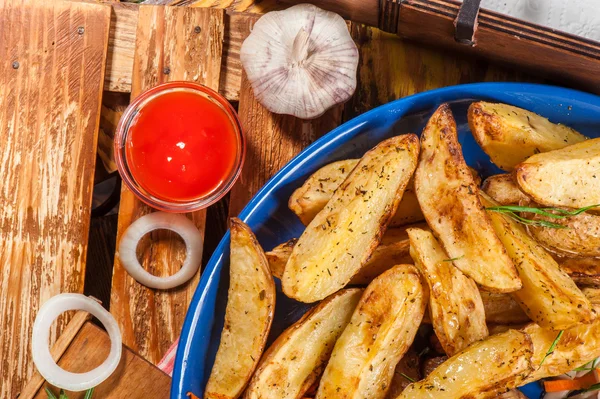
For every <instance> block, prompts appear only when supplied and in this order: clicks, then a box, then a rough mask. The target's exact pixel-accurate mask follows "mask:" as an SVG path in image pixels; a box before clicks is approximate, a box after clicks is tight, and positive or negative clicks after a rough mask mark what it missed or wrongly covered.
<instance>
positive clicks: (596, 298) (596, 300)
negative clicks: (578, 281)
mask: <svg viewBox="0 0 600 399" xmlns="http://www.w3.org/2000/svg"><path fill="white" fill-rule="evenodd" d="M581 292H583V295H585V296H586V298H587V299H589V300H590V302H591V303H592V305H594V306H595V307H596V308H598V307H600V288H596V287H586V288H582V289H581Z"/></svg>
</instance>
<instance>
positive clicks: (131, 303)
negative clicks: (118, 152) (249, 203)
mask: <svg viewBox="0 0 600 399" xmlns="http://www.w3.org/2000/svg"><path fill="white" fill-rule="evenodd" d="M196 27H200V32H199V33H197V29H196ZM136 37H137V42H136V54H135V57H134V67H133V79H132V97H135V96H137V95H138V94H139V93H140V92H141V91H143V90H144V89H147V88H150V87H152V86H154V85H156V84H159V83H162V82H167V81H174V80H189V81H194V82H198V83H202V84H204V85H206V86H208V87H211V88H213V89H217V88H218V84H219V77H220V76H219V75H220V66H221V50H222V38H223V11H220V10H212V9H200V8H194V9H192V8H184V7H163V6H141V7H140V8H139V20H138V28H137V35H136ZM165 71H168V73H165ZM150 212H152V210H151V209H150V208H149V207H148V206H146V205H144V204H143V203H142V202H141V201H139V200H138V199H137V198H135V196H134V195H133V194H132V193H131V192H130V191H129V190H127V189H126V188H125V187H123V190H122V192H121V204H120V208H119V226H118V233H117V243H118V242H119V240H120V237H121V236H122V234H123V233H124V231H125V230H126V229H127V227H128V226H129V225H130V224H131V223H132V222H133V221H134V220H136V219H138V218H139V217H140V216H142V215H145V214H147V213H150ZM188 217H190V218H191V219H192V220H193V221H194V223H195V224H196V226H197V227H198V228H199V229H200V231H201V232H203V231H204V223H205V211H199V212H195V213H193V214H190V215H188ZM140 247H141V248H142V251H141V252H142V253H141V256H140V259H141V261H142V265H143V266H144V267H145V268H146V269H147V270H149V271H150V272H151V273H153V274H156V275H159V276H167V275H171V274H174V273H175V272H176V271H177V270H179V269H180V267H181V265H182V263H183V260H184V258H185V247H184V245H183V243H182V242H181V240H180V239H178V237H177V236H176V235H174V234H172V233H170V232H167V233H163V232H160V231H159V232H154V233H151V234H149V235H148V236H147V238H146V239H145V240H143V242H142V243H141V244H140ZM198 279H199V273H198V274H197V275H196V276H195V277H194V278H193V279H192V280H191V281H190V282H189V283H187V284H185V285H183V286H180V287H178V288H176V289H172V290H168V291H156V290H151V289H148V288H146V287H144V286H142V285H141V284H138V283H137V282H136V281H135V280H133V279H132V278H131V277H129V275H128V274H127V272H126V271H125V270H124V268H123V266H122V265H121V263H120V262H119V259H118V257H115V264H114V269H113V280H112V293H111V304H110V310H111V313H112V314H113V315H114V316H115V318H116V319H117V321H118V322H119V325H120V327H121V332H122V333H123V342H124V344H125V345H127V346H129V347H130V348H132V349H133V350H134V351H136V352H137V353H139V354H140V355H141V356H143V357H144V358H145V359H147V360H149V361H150V362H152V363H154V364H156V363H158V362H159V361H160V359H161V357H162V356H163V354H164V353H165V351H166V350H167V349H168V348H169V346H170V345H171V344H172V342H173V341H174V340H175V339H177V337H178V336H179V332H180V331H181V326H182V324H183V320H184V317H185V313H186V311H187V307H188V304H189V302H190V300H191V298H192V295H193V293H194V290H195V288H196V286H197V284H198Z"/></svg>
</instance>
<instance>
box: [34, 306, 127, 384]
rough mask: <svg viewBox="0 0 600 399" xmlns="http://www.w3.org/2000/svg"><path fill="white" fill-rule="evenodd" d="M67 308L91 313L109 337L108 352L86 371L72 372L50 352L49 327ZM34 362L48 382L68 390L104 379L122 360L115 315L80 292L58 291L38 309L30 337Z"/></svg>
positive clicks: (119, 334)
mask: <svg viewBox="0 0 600 399" xmlns="http://www.w3.org/2000/svg"><path fill="white" fill-rule="evenodd" d="M67 310H84V311H86V312H88V313H91V314H92V315H94V316H95V317H96V318H97V319H98V320H100V322H101V323H102V325H103V326H104V328H105V329H106V331H107V332H108V336H109V337H110V353H109V354H108V357H107V358H106V360H105V361H104V362H103V363H102V364H101V365H100V366H98V367H96V368H95V369H93V370H91V371H88V372H86V373H71V372H69V371H66V370H65V369H63V368H61V367H60V366H58V364H56V362H55V361H54V359H53V358H52V355H51V354H50V326H51V325H52V322H53V321H54V320H56V318H57V317H58V316H59V315H60V314H62V313H63V312H66V311H67ZM31 350H32V356H33V363H35V366H36V367H37V369H38V371H39V372H40V374H41V375H42V377H44V379H45V380H46V381H48V382H49V383H50V384H52V385H54V386H56V387H58V388H62V389H66V390H69V391H85V390H87V389H90V388H93V387H95V386H97V385H99V384H100V383H101V382H102V381H104V380H106V379H107V378H108V377H109V376H110V375H111V374H112V373H113V372H114V371H115V369H116V368H117V366H118V365H119V362H120V361H121V350H122V342H121V331H120V330H119V326H118V325H117V321H116V320H115V319H114V317H113V316H112V315H111V314H110V313H108V311H106V309H104V308H103V307H102V305H100V304H99V303H98V302H96V301H95V300H93V299H92V298H88V297H86V296H85V295H81V294H60V295H56V296H54V297H52V298H50V299H49V300H48V301H46V303H44V305H43V306H42V307H41V308H40V310H39V312H38V314H37V316H36V318H35V322H34V323H33V334H32V337H31Z"/></svg>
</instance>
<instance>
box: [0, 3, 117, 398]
mask: <svg viewBox="0 0 600 399" xmlns="http://www.w3.org/2000/svg"><path fill="white" fill-rule="evenodd" d="M109 23H110V7H108V6H105V5H101V4H94V3H79V2H63V1H60V2H59V1H53V0H45V1H43V0H13V1H3V2H0V43H1V44H0V60H2V62H0V175H1V176H2V180H1V181H0V204H1V205H0V292H1V293H2V295H0V337H2V338H1V339H0V359H2V361H1V362H0V397H1V398H14V397H15V396H16V395H17V393H18V392H19V390H20V389H21V388H22V386H23V383H24V381H25V380H26V379H27V378H28V377H29V376H30V375H31V374H32V372H33V363H32V361H31V353H30V339H31V331H32V328H33V321H34V319H35V315H36V314H37V310H38V309H39V307H40V305H41V304H42V303H44V302H45V301H46V300H48V299H49V298H50V297H52V296H54V295H56V294H58V293H61V292H81V291H82V290H83V276H84V271H85V270H84V269H85V255H86V248H87V237H88V228H89V222H90V220H89V219H90V209H91V208H90V207H91V196H92V183H93V176H94V164H95V160H96V136H97V129H98V119H99V115H100V98H101V95H102V82H103V79H104V65H105V62H106V47H107V42H108V30H109ZM67 321H68V317H60V318H59V320H58V322H57V323H55V324H54V325H53V327H52V329H51V332H50V337H51V342H54V341H55V339H56V337H57V336H58V335H59V333H60V331H62V330H63V328H64V326H65V325H66V322H67Z"/></svg>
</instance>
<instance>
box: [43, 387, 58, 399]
mask: <svg viewBox="0 0 600 399" xmlns="http://www.w3.org/2000/svg"><path fill="white" fill-rule="evenodd" d="M44 390H45V391H46V395H48V399H58V398H57V397H56V395H55V394H54V393H53V392H52V391H51V390H50V389H48V387H45V388H44Z"/></svg>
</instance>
